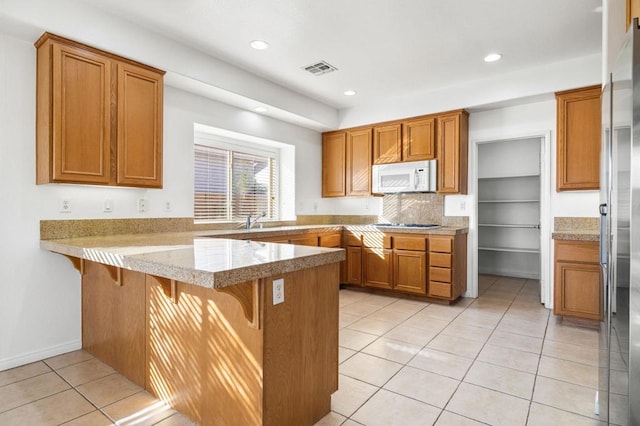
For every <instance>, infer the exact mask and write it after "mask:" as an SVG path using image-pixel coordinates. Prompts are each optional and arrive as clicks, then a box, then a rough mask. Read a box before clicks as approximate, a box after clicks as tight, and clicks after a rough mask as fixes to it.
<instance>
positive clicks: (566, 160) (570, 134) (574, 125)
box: [556, 86, 601, 191]
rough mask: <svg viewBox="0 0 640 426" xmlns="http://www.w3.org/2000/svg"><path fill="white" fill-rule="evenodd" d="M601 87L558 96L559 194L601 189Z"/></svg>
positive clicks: (557, 177) (561, 93) (557, 170)
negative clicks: (560, 192) (570, 191)
mask: <svg viewBox="0 0 640 426" xmlns="http://www.w3.org/2000/svg"><path fill="white" fill-rule="evenodd" d="M600 93H601V89H600V86H591V87H586V88H583V89H577V90H570V91H566V92H559V93H556V105H557V112H558V117H557V127H558V129H557V132H558V141H557V153H556V157H557V167H556V189H557V190H558V191H567V190H583V189H599V188H600V127H601V124H600V123H601V117H600V115H601V105H600Z"/></svg>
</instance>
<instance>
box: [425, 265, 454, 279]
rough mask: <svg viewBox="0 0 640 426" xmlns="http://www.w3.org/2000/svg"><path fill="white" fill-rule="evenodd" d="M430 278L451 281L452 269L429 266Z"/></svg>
mask: <svg viewBox="0 0 640 426" xmlns="http://www.w3.org/2000/svg"><path fill="white" fill-rule="evenodd" d="M429 280H430V281H441V282H443V283H450V282H451V269H448V268H434V267H431V268H429Z"/></svg>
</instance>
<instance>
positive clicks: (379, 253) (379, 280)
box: [363, 247, 393, 289]
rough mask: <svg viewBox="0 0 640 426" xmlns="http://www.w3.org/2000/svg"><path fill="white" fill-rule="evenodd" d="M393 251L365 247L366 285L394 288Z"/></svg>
mask: <svg viewBox="0 0 640 426" xmlns="http://www.w3.org/2000/svg"><path fill="white" fill-rule="evenodd" d="M392 253H393V252H392V251H391V250H389V249H384V248H369V247H365V248H364V249H363V257H364V261H363V263H364V271H363V272H364V285H365V286H367V287H377V288H386V289H392V288H393V256H392Z"/></svg>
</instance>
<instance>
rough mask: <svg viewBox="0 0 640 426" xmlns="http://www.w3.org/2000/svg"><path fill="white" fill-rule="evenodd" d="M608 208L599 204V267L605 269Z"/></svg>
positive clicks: (604, 204)
mask: <svg viewBox="0 0 640 426" xmlns="http://www.w3.org/2000/svg"><path fill="white" fill-rule="evenodd" d="M608 212H609V208H608V206H607V204H606V203H603V204H600V265H601V266H602V267H603V268H606V267H607V248H606V244H607V241H608V240H609V239H608V238H607V213H608Z"/></svg>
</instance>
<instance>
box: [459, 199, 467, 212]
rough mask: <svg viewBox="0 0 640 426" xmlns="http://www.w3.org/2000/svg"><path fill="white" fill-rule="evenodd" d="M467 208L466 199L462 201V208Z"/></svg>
mask: <svg viewBox="0 0 640 426" xmlns="http://www.w3.org/2000/svg"><path fill="white" fill-rule="evenodd" d="M466 208H467V203H466V201H460V210H462V211H464V210H465V209H466Z"/></svg>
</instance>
